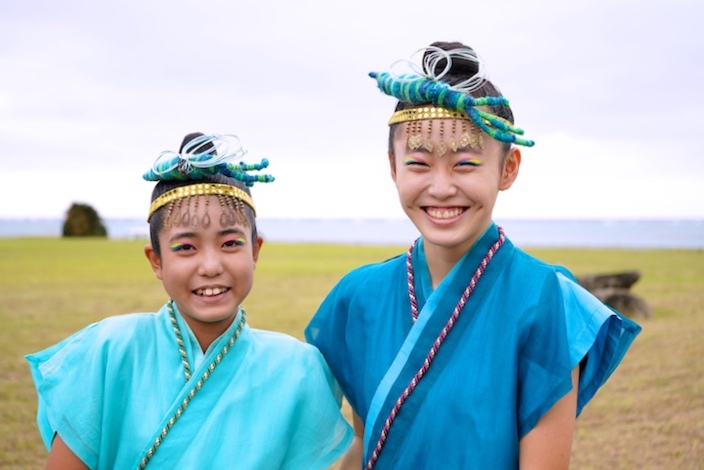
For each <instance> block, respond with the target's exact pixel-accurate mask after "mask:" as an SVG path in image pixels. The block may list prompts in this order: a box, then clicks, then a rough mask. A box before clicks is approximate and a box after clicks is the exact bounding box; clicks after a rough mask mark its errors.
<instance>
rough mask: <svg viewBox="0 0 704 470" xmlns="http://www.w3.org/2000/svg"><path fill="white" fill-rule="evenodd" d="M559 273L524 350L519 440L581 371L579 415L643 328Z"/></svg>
mask: <svg viewBox="0 0 704 470" xmlns="http://www.w3.org/2000/svg"><path fill="white" fill-rule="evenodd" d="M568 276H570V275H569V273H562V272H560V270H557V271H556V272H555V274H554V277H552V279H550V280H549V281H548V284H547V285H546V286H545V289H544V292H543V294H542V296H541V300H540V302H539V303H538V306H537V309H536V310H537V311H538V313H536V314H535V317H534V318H533V325H532V326H531V328H530V329H529V332H528V334H527V338H526V340H525V342H524V344H523V345H522V347H521V353H520V356H521V358H520V363H519V370H520V372H519V374H520V375H521V376H520V377H519V382H520V384H521V385H520V390H519V396H518V418H519V426H518V429H519V436H520V437H523V436H525V435H526V434H527V433H528V432H529V431H530V430H531V429H533V428H534V427H535V425H536V424H537V423H538V421H539V420H540V418H542V417H543V416H544V415H545V413H547V412H548V411H549V410H550V408H552V406H553V405H554V404H555V403H557V401H559V399H560V398H562V397H563V396H565V395H566V394H567V393H568V392H569V391H570V390H571V389H572V381H571V371H572V370H573V369H574V368H576V367H578V366H581V367H580V377H579V390H578V398H577V416H579V414H580V413H581V412H582V409H583V408H584V406H585V405H586V404H587V403H588V402H589V401H590V400H591V399H592V398H593V397H594V395H595V393H596V391H597V390H598V389H599V388H600V387H601V386H602V385H603V384H604V383H605V382H606V380H607V379H608V378H609V377H610V376H611V374H612V373H613V371H614V370H615V369H616V367H617V366H618V364H619V363H620V362H621V360H622V359H623V357H624V355H625V353H626V351H627V350H628V348H629V347H630V345H631V343H632V341H633V340H634V339H635V337H636V335H637V334H638V333H639V332H640V327H639V326H638V325H637V324H636V323H634V322H633V321H631V320H629V319H627V318H624V317H622V316H620V315H619V314H618V313H617V312H616V311H614V310H613V309H611V308H610V307H608V306H607V305H605V304H603V303H602V302H601V301H599V300H598V299H597V298H596V297H594V296H593V295H592V294H591V293H589V292H588V291H586V290H585V289H584V288H583V287H581V286H580V285H579V284H577V283H576V282H575V281H573V280H572V279H571V278H570V277H568Z"/></svg>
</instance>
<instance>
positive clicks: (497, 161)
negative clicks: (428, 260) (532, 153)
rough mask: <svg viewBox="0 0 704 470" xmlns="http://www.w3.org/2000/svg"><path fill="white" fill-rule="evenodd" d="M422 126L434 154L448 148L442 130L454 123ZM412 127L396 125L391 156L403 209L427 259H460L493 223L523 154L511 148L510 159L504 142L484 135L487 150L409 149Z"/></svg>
mask: <svg viewBox="0 0 704 470" xmlns="http://www.w3.org/2000/svg"><path fill="white" fill-rule="evenodd" d="M420 122H421V123H422V126H423V132H422V134H423V135H424V136H427V137H428V139H429V140H430V141H431V142H433V143H434V145H433V146H432V147H433V149H434V150H436V149H438V148H439V147H441V146H440V145H439V144H440V143H441V142H443V143H444V141H443V134H442V129H443V128H445V129H450V128H451V127H452V125H453V122H452V120H445V122H444V123H442V125H437V124H434V125H433V126H432V127H431V126H430V125H429V124H428V121H420ZM436 122H437V121H436ZM409 125H415V126H418V125H419V123H418V122H415V123H405V124H403V125H399V126H398V128H397V130H396V132H395V135H394V136H393V149H394V153H393V155H392V154H390V155H389V163H390V165H391V176H392V178H393V179H394V182H395V183H396V188H397V190H398V195H399V199H400V202H401V206H402V207H403V210H404V211H405V212H406V215H408V217H409V218H410V219H411V221H412V222H413V224H414V225H415V226H416V228H417V229H418V230H419V231H420V233H421V234H422V235H423V239H424V243H425V247H426V254H428V255H429V257H430V256H433V255H434V254H437V255H441V256H443V257H444V258H446V259H449V258H452V259H455V260H457V259H459V258H460V257H461V256H462V255H463V254H464V253H465V252H466V251H467V250H468V249H469V248H470V247H471V246H472V244H474V242H475V241H476V240H477V239H478V238H479V236H480V235H481V234H482V233H483V232H484V230H486V228H487V227H488V226H489V224H490V223H491V220H492V212H493V210H494V204H495V203H496V197H497V195H498V192H499V191H501V190H505V189H508V188H509V187H511V185H512V184H513V181H514V180H515V178H516V176H517V174H518V168H519V166H520V161H521V155H520V152H519V151H518V150H517V149H515V148H511V149H510V150H509V152H508V154H507V155H506V154H505V151H504V149H503V147H502V144H501V143H499V142H497V141H496V140H494V139H492V138H490V137H489V136H487V135H483V147H480V146H479V145H477V146H474V147H469V146H468V147H465V148H464V149H457V150H456V151H453V150H452V149H451V148H448V147H449V146H448V145H447V144H445V149H443V150H444V153H443V154H442V156H440V155H439V154H438V152H437V151H434V152H430V151H428V150H427V149H426V148H424V146H421V147H420V148H417V149H412V148H409V146H408V145H407V144H408V134H407V133H406V131H405V129H404V126H409ZM504 156H505V157H504Z"/></svg>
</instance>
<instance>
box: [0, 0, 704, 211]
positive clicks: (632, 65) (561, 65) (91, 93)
mask: <svg viewBox="0 0 704 470" xmlns="http://www.w3.org/2000/svg"><path fill="white" fill-rule="evenodd" d="M702 5H704V4H702V2H700V1H694V0H670V1H668V2H663V1H657V2H656V1H653V0H641V1H635V0H633V1H631V0H594V1H585V2H566V1H562V0H534V1H525V0H515V1H514V0H492V1H489V0H485V1H472V2H470V1H466V0H464V1H455V0H450V1H417V0H404V1H393V2H392V1H389V2H384V1H381V0H376V1H371V0H356V1H353V2H344V3H338V2H334V1H332V0H327V1H325V0H297V1H283V0H281V1H273V0H257V1H250V2H242V1H234V0H232V1H212V0H198V1H192V2H186V1H179V0H170V1H166V0H158V1H149V0H121V1H119V2H118V1H112V2H107V1H102V2H99V1H95V0H90V1H89V0H86V1H81V0H61V1H53V0H38V1H26V0H0V217H32V218H33V217H56V218H61V217H63V215H64V213H65V212H66V210H67V209H68V207H69V206H70V204H71V203H72V202H84V203H89V204H91V205H92V206H94V207H95V208H96V209H97V210H98V213H99V214H100V215H101V216H102V217H108V218H113V217H140V218H141V217H144V216H145V215H146V212H147V209H148V206H149V195H150V192H151V189H152V186H153V183H149V182H146V181H143V180H142V179H141V175H142V173H143V172H144V171H146V170H147V169H148V168H149V167H150V166H151V164H152V163H153V161H154V160H155V159H156V157H157V156H158V154H159V153H160V152H161V151H162V150H177V149H178V145H179V144H180V141H181V139H182V137H183V136H184V135H185V134H187V133H189V132H192V131H201V132H205V133H231V134H236V135H238V136H239V137H240V139H241V142H242V145H243V147H244V148H245V149H246V150H247V151H248V154H247V157H246V160H248V161H255V160H256V161H258V160H259V159H261V158H262V157H266V158H268V159H269V160H270V162H271V165H270V168H269V170H270V172H271V173H272V174H274V176H275V177H276V178H277V180H276V182H274V183H272V184H266V185H257V186H255V188H254V198H255V202H256V204H257V208H258V212H259V214H260V216H262V217H402V216H403V213H402V211H401V209H400V207H399V204H398V201H397V198H396V193H395V188H394V186H393V184H392V182H391V179H390V177H389V171H388V164H387V160H386V139H387V132H388V128H387V127H386V121H387V119H388V117H389V115H390V114H391V112H392V110H393V106H394V100H393V99H392V98H390V97H387V96H385V95H383V94H382V93H381V92H380V91H378V89H377V88H376V84H375V82H374V81H373V80H372V79H371V78H369V77H368V76H367V74H368V72H370V71H386V70H388V69H389V67H390V65H391V63H392V62H394V61H395V60H397V59H401V58H407V57H408V56H409V55H411V54H412V53H413V52H414V51H415V50H417V49H419V48H421V47H423V46H425V45H427V44H429V43H430V42H432V41H435V40H458V41H462V42H464V43H466V44H468V45H471V46H473V47H474V48H475V49H476V50H477V52H478V53H479V54H480V55H481V56H482V57H483V58H484V61H485V62H486V65H487V69H488V74H489V78H490V79H491V80H492V81H493V82H494V83H495V84H496V85H497V86H498V87H499V88H500V89H501V90H502V92H503V93H504V95H505V96H506V97H507V98H508V99H509V100H510V102H511V106H512V108H513V110H514V114H515V115H516V119H517V124H518V125H519V126H520V127H522V128H524V129H525V131H526V136H527V137H529V138H533V139H534V140H535V141H536V145H535V147H533V148H531V149H526V150H524V152H523V155H524V157H523V164H522V167H521V172H520V175H519V178H518V180H517V182H516V184H514V186H513V187H512V188H511V189H510V190H509V191H507V192H504V193H503V194H502V195H501V196H500V197H499V201H498V204H497V207H496V209H495V216H496V217H497V218H604V219H615V218H623V219H636V218H657V219H665V218H674V219H682V218H700V219H701V218H704V189H703V186H704V157H703V156H702V155H701V151H700V148H701V146H702V144H701V142H700V139H699V137H700V136H702V134H703V133H704V132H703V131H704V129H703V124H704V119H702V109H703V108H704V32H703V31H702V30H703V29H704V26H703V25H702V18H704V6H702ZM438 7H441V8H442V9H439V8H438Z"/></svg>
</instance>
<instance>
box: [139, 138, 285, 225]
mask: <svg viewBox="0 0 704 470" xmlns="http://www.w3.org/2000/svg"><path fill="white" fill-rule="evenodd" d="M246 153H247V152H246V151H245V150H243V149H242V147H241V146H240V144H239V138H238V137H237V136H235V135H199V136H197V137H195V138H194V139H192V140H190V141H189V142H188V143H187V144H185V145H184V146H183V149H182V150H181V152H173V151H170V150H167V151H164V152H162V153H161V154H159V156H158V157H157V159H156V161H155V162H154V165H152V168H151V169H150V170H149V171H147V172H146V173H144V175H143V178H144V179H145V180H147V181H193V183H192V184H187V185H183V186H179V187H177V188H174V189H172V190H170V191H167V192H165V193H164V194H162V195H160V196H159V197H157V198H156V199H155V200H154V201H153V202H152V203H151V205H150V207H149V215H148V216H147V222H149V220H150V219H151V217H152V215H154V213H155V212H156V211H157V210H159V209H160V208H162V207H164V206H166V205H168V206H169V212H168V215H167V217H166V218H165V220H164V225H165V226H167V227H169V226H173V225H178V224H183V225H191V226H193V227H197V226H198V225H202V226H203V227H208V226H209V225H210V218H209V215H208V213H207V211H208V202H209V198H206V200H205V210H206V214H205V215H204V216H203V217H202V218H201V219H199V218H198V216H197V214H194V215H193V216H191V215H190V201H191V198H197V197H198V196H211V195H212V196H217V198H218V201H219V202H220V205H221V207H222V208H223V213H222V216H221V220H220V225H221V226H223V227H225V226H227V225H233V224H234V223H235V222H241V223H244V224H245V225H247V219H246V217H244V212H243V209H244V208H243V206H242V203H244V204H246V205H247V206H249V207H250V208H251V210H252V213H253V214H255V215H256V210H255V208H254V201H253V200H252V198H251V196H250V195H249V194H247V192H246V191H244V190H242V189H240V188H238V187H236V186H232V185H229V184H223V183H213V182H209V181H207V178H208V177H209V176H214V175H217V174H221V175H223V176H227V177H230V178H233V179H235V180H237V181H241V182H242V183H243V184H244V185H245V186H248V187H249V186H252V185H253V184H254V183H256V182H259V183H270V182H272V181H274V177H273V176H271V175H267V174H257V175H253V174H250V173H248V172H249V171H253V170H256V171H258V170H262V169H264V168H266V167H268V166H269V161H268V160H267V159H262V160H261V161H260V162H259V163H254V164H247V163H244V162H242V161H238V160H240V159H241V158H242V157H243V156H244V155H245V154H246ZM204 179H206V181H204ZM184 199H185V204H183V200H184ZM195 201H196V202H195V204H196V206H195V211H197V209H198V206H197V204H198V201H197V199H195ZM182 206H184V207H185V211H182V210H181V209H182Z"/></svg>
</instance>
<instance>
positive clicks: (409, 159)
mask: <svg viewBox="0 0 704 470" xmlns="http://www.w3.org/2000/svg"><path fill="white" fill-rule="evenodd" d="M403 164H404V165H425V162H424V161H423V160H418V159H417V158H413V157H406V158H404V159H403Z"/></svg>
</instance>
